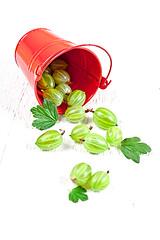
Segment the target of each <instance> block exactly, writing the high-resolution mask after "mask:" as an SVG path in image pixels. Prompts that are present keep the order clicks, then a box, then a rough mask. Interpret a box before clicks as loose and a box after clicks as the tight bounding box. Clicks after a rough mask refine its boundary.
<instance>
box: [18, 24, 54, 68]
mask: <svg viewBox="0 0 160 240" xmlns="http://www.w3.org/2000/svg"><path fill="white" fill-rule="evenodd" d="M37 30H47V31H50V32H51V30H50V29H48V28H35V29H32V30H30V31H28V32H27V33H25V34H24V35H23V36H22V37H21V38H20V39H19V41H18V43H17V45H16V47H15V51H14V58H15V62H16V64H17V66H18V63H17V59H16V52H17V49H18V47H19V45H20V43H21V41H22V40H23V39H24V38H25V37H26V36H27V35H28V34H30V33H31V32H35V31H37ZM18 67H19V66H18Z"/></svg>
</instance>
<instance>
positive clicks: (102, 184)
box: [70, 163, 110, 192]
mask: <svg viewBox="0 0 160 240" xmlns="http://www.w3.org/2000/svg"><path fill="white" fill-rule="evenodd" d="M108 173H109V172H108V171H107V172H104V171H97V172H96V173H94V174H93V175H92V169H91V167H90V166H89V165H88V164H87V163H79V164H77V165H76V166H74V168H73V169H72V171H71V173H70V179H71V181H72V182H73V183H74V184H76V185H77V186H81V187H83V188H84V189H90V190H91V191H94V192H99V191H101V190H104V189H105V188H106V187H107V186H108V185H109V183H110V177H109V175H108Z"/></svg>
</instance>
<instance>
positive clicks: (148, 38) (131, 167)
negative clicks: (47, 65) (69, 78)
mask: <svg viewBox="0 0 160 240" xmlns="http://www.w3.org/2000/svg"><path fill="white" fill-rule="evenodd" d="M35 2H36V3H32V4H35V6H34V7H35V8H36V6H37V5H38V6H39V3H38V2H37V1H35ZM71 2H72V1H71ZM142 2H143V1H135V2H134V6H132V11H131V9H130V6H129V5H128V2H127V1H122V2H121V3H120V2H119V1H116V4H115V3H112V2H111V3H108V8H107V9H110V10H109V11H106V8H105V5H104V3H102V5H100V6H97V4H96V5H94V4H93V9H92V11H90V10H89V9H90V4H89V2H88V3H86V1H85V5H87V8H86V9H85V12H84V13H85V14H87V16H85V14H84V16H83V18H82V17H81V15H80V13H78V12H77V11H73V9H68V11H69V14H68V15H67V16H68V18H67V19H66V24H67V25H66V26H67V29H64V24H62V22H61V21H58V23H57V21H56V19H55V16H57V17H58V15H57V14H58V13H57V12H56V11H55V12H54V11H52V13H53V22H54V24H55V25H52V24H50V25H48V27H50V28H51V29H52V30H54V28H55V27H57V29H60V30H59V33H60V31H61V33H64V35H67V33H68V39H69V38H70V39H73V41H78V39H80V41H81V43H83V42H87V41H88V42H90V41H91V42H92V43H93V42H94V43H98V44H101V45H102V46H103V47H105V48H107V49H108V50H110V52H111V56H112V58H113V69H112V72H111V77H110V78H111V79H112V80H113V81H112V83H111V84H110V86H109V87H108V89H106V90H104V91H103V90H98V91H97V93H96V95H95V96H94V98H93V99H92V100H91V101H90V102H89V103H88V104H87V105H86V106H85V107H86V108H90V107H93V108H94V109H96V108H97V107H100V106H104V107H106V108H108V109H110V110H111V111H113V112H114V113H115V114H116V116H117V118H118V124H119V127H120V128H121V130H122V132H123V137H124V138H126V137H133V136H138V137H140V138H141V140H142V141H143V142H146V143H147V144H148V145H150V146H151V148H152V152H151V153H150V154H148V155H143V156H141V161H140V164H136V163H134V162H133V161H131V160H127V159H126V158H125V157H124V156H123V155H122V154H121V153H120V152H118V151H117V150H116V149H114V148H111V150H110V151H106V152H105V153H102V154H99V155H92V154H89V153H88V152H86V150H84V148H83V146H82V145H79V144H75V143H74V142H73V141H72V139H71V138H70V137H69V134H70V132H71V129H72V128H73V126H75V125H74V124H71V123H69V122H67V120H66V119H65V118H61V117H60V116H59V121H58V123H57V124H56V125H55V126H53V127H52V128H51V129H56V130H59V129H60V128H61V129H64V130H65V134H64V136H63V144H62V146H60V147H59V148H57V149H56V150H54V151H51V152H43V151H41V150H40V149H38V148H37V147H36V145H35V141H36V139H37V138H38V136H40V135H41V134H42V132H44V131H39V130H37V129H35V128H33V127H32V121H33V116H32V114H31V112H30V109H31V108H32V107H33V106H36V105H37V101H36V98H35V96H34V92H33V90H32V88H31V87H30V85H29V83H28V82H27V80H26V79H25V77H24V76H23V74H22V72H21V70H20V69H19V68H18V67H17V66H16V64H15V62H14V56H13V52H14V47H15V44H16V42H17V41H18V38H19V37H21V33H22V34H24V33H25V28H26V31H28V30H30V29H32V28H35V27H36V26H35V25H36V24H34V21H35V19H37V21H39V24H40V23H42V16H45V17H44V18H43V22H45V21H46V22H45V23H46V25H47V23H48V22H51V21H50V19H49V16H48V14H47V13H45V15H43V14H44V11H43V6H39V11H38V12H37V13H36V11H35V10H34V14H35V15H34V14H33V12H31V14H30V17H29V18H28V15H25V13H24V11H22V12H23V14H24V16H22V15H23V14H22V12H21V15H20V16H21V17H20V18H21V19H22V22H21V23H20V21H19V19H18V17H17V18H16V16H18V15H19V13H20V12H19V10H18V9H19V8H17V10H15V11H16V12H15V11H13V8H12V7H11V9H12V12H10V14H11V15H10V17H11V18H10V19H12V20H13V26H12V23H10V24H11V26H12V27H13V28H12V27H10V24H9V23H7V25H6V27H5V28H3V29H4V30H6V28H10V34H11V35H12V38H10V41H7V39H8V36H9V33H8V32H6V31H5V34H6V35H5V36H6V38H5V39H3V38H2V41H3V44H2V45H4V46H5V43H6V46H7V49H5V48H4V49H3V47H2V48H1V55H0V76H1V77H0V239H1V240H12V239H13V240H14V239H16V240H37V239H38V240H44V239H45V240H46V239H47V240H53V239H57V240H59V239H60V240H61V239H71V240H73V239H76V240H79V239H82V238H83V239H109V240H115V239H123V240H128V239H130V240H132V239H136V240H141V239H154V240H159V239H160V232H159V216H160V194H159V183H160V174H159V169H160V150H159V149H160V147H159V142H160V141H159V136H160V127H159V123H160V108H159V104H160V81H159V77H160V74H159V54H160V48H159V40H160V39H159V38H158V34H157V32H156V31H157V30H156V29H158V27H159V25H158V23H159V21H157V20H156V16H159V13H158V12H157V14H158V15H156V14H154V11H155V12H156V8H154V11H153V9H152V11H151V12H152V15H151V17H150V18H148V13H149V12H150V8H153V7H152V6H150V5H149V4H148V5H146V2H145V7H144V4H143V3H142ZM153 2H155V1H153ZM73 3H74V2H72V4H73ZM14 4H15V3H14ZM47 4H49V3H47ZM64 4H66V3H64ZM72 4H71V5H72ZM121 4H122V5H121ZM17 5H19V4H17ZM28 5H31V3H30V4H29V3H28V4H27V6H26V8H27V9H26V11H27V12H28V11H29V6H28ZM73 5H74V4H73ZM82 5H83V4H82ZM48 6H49V5H48ZM65 6H66V5H65ZM115 6H117V8H115ZM5 7H7V3H5ZM34 7H33V9H35V8H34ZM56 7H58V8H59V7H61V1H60V3H56ZM66 7H67V6H66ZM66 7H65V8H66ZM79 8H80V9H79V11H80V12H83V11H84V8H83V7H81V6H79ZM97 8H98V9H97ZM20 9H21V10H22V6H21V7H20ZM52 10H53V9H52ZM7 11H8V7H7ZM50 11H51V10H50ZM63 11H64V12H63ZM65 11H66V10H65V9H62V12H63V13H65ZM157 11H158V8H157ZM4 12H5V11H4ZM142 12H143V14H140V13H142ZM93 13H94V15H93ZM102 13H103V14H102ZM33 15H34V16H33ZM2 16H3V15H2ZM95 16H96V19H95ZM73 18H74V19H75V23H73ZM89 18H90V19H92V21H93V22H92V24H93V25H92V24H91V23H90V24H89V23H88V24H87V19H89ZM25 19H27V20H26V22H25ZM126 19H128V20H127V21H126ZM143 21H144V22H143ZM1 22H3V21H2V20H1ZM71 22H72V24H73V25H72V24H70V23H71ZM106 23H108V24H107V25H106ZM56 24H57V25H56ZM58 24H59V25H58ZM77 24H78V26H77ZM127 24H128V25H127ZM80 26H83V30H82V31H81V30H80V29H81V28H80ZM98 26H102V29H103V30H102V29H101V28H99V27H98ZM142 26H143V28H142ZM73 27H74V29H79V31H78V32H77V33H76V34H75V33H74V31H73ZM28 28H30V29H28ZM89 28H91V30H90V31H89ZM106 29H107V33H106ZM95 30H96V32H95ZM57 31H58V30H57ZM63 31H64V32H63ZM82 32H83V34H82ZM95 33H96V34H95ZM7 34H8V35H7ZM64 35H63V34H61V36H62V37H64ZM82 35H83V36H82ZM99 36H101V37H99ZM66 38H67V36H66ZM82 39H83V41H82ZM153 39H154V41H153ZM101 60H102V62H103V60H104V59H103V58H102V59H101ZM103 68H104V67H103ZM106 71H107V69H106ZM104 75H105V73H104ZM83 122H84V123H86V124H87V125H88V126H89V125H90V124H91V125H93V129H92V132H97V133H100V134H102V135H103V136H105V134H106V133H105V131H103V130H100V129H98V128H97V127H96V126H95V125H94V124H93V121H92V113H88V114H87V115H86V118H85V120H84V121H83ZM80 162H86V163H88V164H90V166H91V167H92V169H93V172H96V171H98V170H103V171H107V170H109V171H110V173H109V174H110V179H111V181H110V185H109V186H108V188H107V189H106V190H104V191H102V192H100V193H93V192H89V193H88V196H89V200H88V201H86V202H81V201H79V202H78V203H77V204H74V203H72V202H71V201H69V200H68V194H69V190H71V189H72V188H73V187H74V185H73V183H72V182H71V181H70V179H69V175H70V171H71V169H72V168H73V167H74V166H75V165H76V164H77V163H80Z"/></svg>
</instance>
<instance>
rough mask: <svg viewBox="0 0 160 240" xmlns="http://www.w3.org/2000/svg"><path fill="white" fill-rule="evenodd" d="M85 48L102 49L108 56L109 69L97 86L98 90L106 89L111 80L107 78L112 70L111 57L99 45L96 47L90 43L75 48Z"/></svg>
mask: <svg viewBox="0 0 160 240" xmlns="http://www.w3.org/2000/svg"><path fill="white" fill-rule="evenodd" d="M85 46H91V47H98V48H100V49H102V50H103V51H105V52H106V53H107V54H108V57H109V60H110V68H109V71H108V74H107V77H102V79H101V82H100V85H99V88H101V89H106V88H107V87H108V85H109V84H110V83H111V81H112V80H109V81H108V77H109V74H110V72H111V69H112V58H111V55H110V54H109V53H108V51H107V50H106V49H105V48H103V47H101V46H99V45H96V44H90V43H89V44H81V45H78V46H77V47H85Z"/></svg>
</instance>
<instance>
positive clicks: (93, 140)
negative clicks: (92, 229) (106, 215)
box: [31, 58, 151, 202]
mask: <svg viewBox="0 0 160 240" xmlns="http://www.w3.org/2000/svg"><path fill="white" fill-rule="evenodd" d="M67 67H68V64H67V63H66V61H64V60H63V59H60V58H57V59H55V60H53V61H52V63H51V64H50V65H49V66H48V67H47V68H46V69H45V71H44V73H43V74H42V78H41V79H40V80H39V81H38V82H37V88H38V89H39V91H41V92H42V93H43V107H44V108H45V110H44V108H42V107H40V106H37V109H36V108H32V109H31V111H32V113H33V114H34V117H36V118H38V119H37V120H35V121H34V125H33V124H32V125H33V126H36V127H37V128H39V129H40V130H44V129H47V128H49V127H51V126H53V125H54V124H55V123H56V121H57V120H58V111H57V107H56V106H60V105H61V104H62V102H63V101H64V102H65V103H67V104H68V108H67V109H66V111H65V114H64V117H66V119H67V120H68V121H69V122H71V123H79V122H81V121H82V120H83V119H84V118H85V115H86V113H87V112H92V113H93V122H94V124H95V125H96V126H98V127H99V128H101V129H103V130H105V131H106V136H105V137H103V136H101V135H100V134H97V133H91V129H92V128H93V127H92V126H90V127H88V126H87V125H85V124H79V125H76V126H75V127H74V128H73V129H72V131H71V134H70V137H71V138H72V140H73V141H75V142H76V143H79V144H83V146H84V148H85V149H86V150H87V151H88V152H89V153H91V154H99V153H103V152H105V151H106V150H109V149H110V147H109V145H110V146H114V147H119V149H120V150H121V152H122V153H123V154H124V156H125V157H126V158H128V159H132V160H133V161H135V162H137V163H139V161H140V156H139V155H140V154H146V153H148V152H150V151H151V148H150V147H149V146H148V145H147V144H145V143H141V142H140V138H138V137H133V138H126V139H124V140H123V141H122V131H121V130H120V129H119V128H118V127H117V126H118V124H117V117H116V116H115V114H114V113H113V112H112V111H110V110H109V109H107V108H104V107H99V108H97V109H96V110H95V111H93V109H87V110H85V109H84V108H83V104H84V103H85V101H86V94H85V92H84V91H82V90H75V91H72V89H71V87H70V86H69V85H70V84H71V81H70V75H69V73H68V72H67V71H66V69H67ZM49 121H50V122H49ZM60 130H61V129H60ZM64 132H65V131H63V130H62V132H61V133H59V132H58V131H56V130H49V131H47V132H45V133H43V134H42V135H41V136H39V137H38V139H37V141H36V145H37V146H38V147H39V148H40V149H41V150H43V151H49V150H53V149H56V148H57V147H59V146H60V145H61V144H62V143H63V137H62V135H63V134H64ZM70 178H71V180H72V182H73V183H74V184H76V185H77V186H78V187H77V188H75V189H73V190H72V191H71V192H70V194H69V200H71V201H73V202H77V201H78V199H81V200H82V201H85V200H87V199H88V198H87V196H86V195H85V194H84V193H85V192H86V191H87V190H86V189H90V190H91V191H95V192H99V191H101V190H104V189H105V188H106V187H107V186H108V185H109V183H110V178H109V175H108V172H104V171H98V172H96V173H94V174H93V175H92V169H91V167H90V166H89V165H88V164H86V163H80V164H77V165H76V166H75V167H74V168H73V169H72V171H71V173H70Z"/></svg>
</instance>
